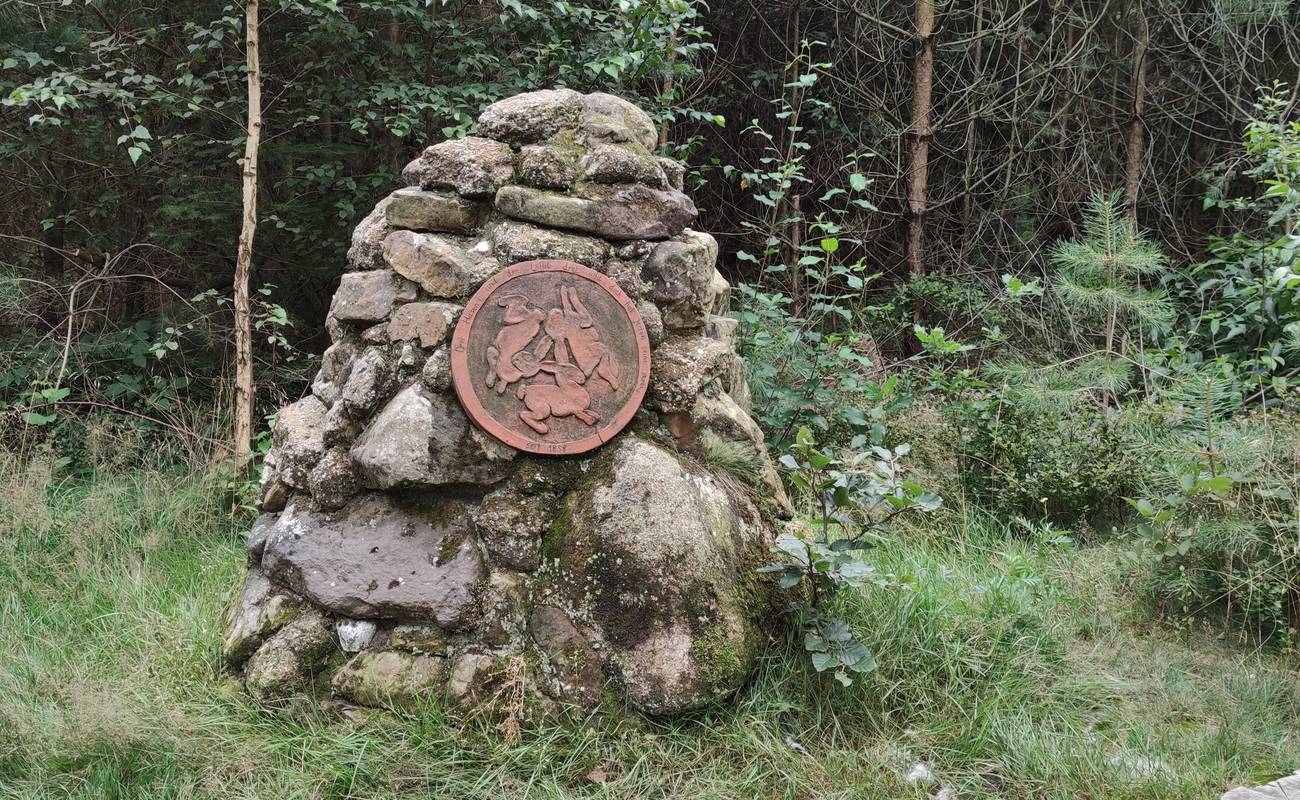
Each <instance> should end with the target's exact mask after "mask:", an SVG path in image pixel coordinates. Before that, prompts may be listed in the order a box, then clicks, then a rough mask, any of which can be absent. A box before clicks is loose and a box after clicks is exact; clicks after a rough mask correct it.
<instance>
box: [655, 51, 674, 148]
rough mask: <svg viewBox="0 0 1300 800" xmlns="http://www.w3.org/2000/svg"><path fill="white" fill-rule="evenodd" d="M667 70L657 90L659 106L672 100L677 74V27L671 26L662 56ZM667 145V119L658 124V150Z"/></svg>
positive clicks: (665, 104)
mask: <svg viewBox="0 0 1300 800" xmlns="http://www.w3.org/2000/svg"><path fill="white" fill-rule="evenodd" d="M664 60H665V62H666V67H667V71H666V72H665V74H664V82H663V87H662V88H661V89H660V92H659V98H660V99H659V103H660V107H661V108H667V107H668V105H669V104H671V103H672V102H673V88H674V87H675V86H676V83H677V75H676V74H675V73H674V69H676V67H677V29H676V28H673V29H672V30H671V31H669V32H668V54H667V55H666V56H665V57H664ZM667 146H668V119H667V117H665V118H664V121H663V122H662V123H661V124H660V125H659V151H660V152H663V149H664V148H665V147H667Z"/></svg>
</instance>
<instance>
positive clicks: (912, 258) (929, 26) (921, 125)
mask: <svg viewBox="0 0 1300 800" xmlns="http://www.w3.org/2000/svg"><path fill="white" fill-rule="evenodd" d="M916 43H917V47H916V56H915V59H914V62H913V69H912V142H911V153H910V158H909V164H908V182H907V211H908V222H907V265H908V272H909V274H910V276H911V279H912V280H916V279H918V278H924V277H925V273H926V263H925V212H926V181H927V177H928V172H929V165H930V134H931V131H930V94H931V91H932V89H933V86H934V0H916ZM913 317H914V318H915V320H916V321H918V322H919V321H920V320H921V319H922V317H923V314H922V310H921V306H920V304H919V303H914V305H913Z"/></svg>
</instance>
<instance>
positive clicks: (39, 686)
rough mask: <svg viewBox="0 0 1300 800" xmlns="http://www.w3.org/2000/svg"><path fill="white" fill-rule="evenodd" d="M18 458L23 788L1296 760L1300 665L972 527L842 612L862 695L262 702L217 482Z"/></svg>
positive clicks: (795, 662) (765, 688)
mask: <svg viewBox="0 0 1300 800" xmlns="http://www.w3.org/2000/svg"><path fill="white" fill-rule="evenodd" d="M0 464H3V465H4V466H0V487H2V488H0V643H2V644H0V653H2V654H3V655H2V656H0V797H4V798H62V797H90V798H150V800H152V798H198V797H202V798H209V797H212V798H232V799H233V798H276V799H277V800H279V799H281V798H394V797H411V798H415V797H437V798H441V797H455V798H492V799H493V800H501V799H502V798H585V797H615V798H624V797H626V798H632V797H636V798H651V797H653V798H669V797H672V798H678V797H680V798H727V799H730V798H736V799H737V800H739V799H740V798H746V799H748V798H755V797H758V798H790V799H791V800H793V799H794V798H800V799H802V798H880V797H889V798H925V797H930V796H932V795H933V794H934V793H935V792H936V791H937V790H938V789H939V788H940V787H941V786H949V787H952V788H953V789H955V790H956V792H957V796H959V797H962V798H985V797H990V798H991V797H1008V798H1022V797H1041V798H1176V797H1177V798H1181V797H1211V796H1216V793H1217V792H1220V791H1222V790H1223V789H1224V788H1226V787H1228V786H1230V785H1233V784H1234V783H1237V782H1243V781H1248V780H1252V779H1267V778H1270V777H1275V776H1276V775H1279V774H1282V773H1284V772H1289V771H1290V770H1291V769H1293V768H1294V767H1295V765H1296V764H1298V763H1300V742H1297V741H1296V739H1295V736H1294V731H1295V730H1297V729H1300V725H1297V722H1298V721H1300V680H1297V678H1296V676H1295V675H1294V674H1293V673H1292V672H1289V671H1288V670H1287V669H1286V668H1285V666H1282V665H1276V664H1271V663H1269V662H1267V661H1265V660H1262V659H1261V658H1259V657H1257V656H1253V655H1251V654H1249V653H1239V652H1234V651H1230V650H1225V649H1222V648H1220V647H1218V646H1217V645H1215V644H1214V643H1212V642H1207V641H1199V640H1190V639H1189V640H1180V639H1173V638H1170V637H1169V636H1168V635H1166V634H1163V633H1161V632H1160V631H1159V630H1158V629H1154V628H1150V629H1148V626H1147V623H1146V621H1145V620H1146V617H1145V615H1144V614H1143V613H1142V612H1141V611H1140V610H1125V609H1126V608H1127V607H1128V606H1129V605H1130V604H1131V599H1130V594H1129V593H1128V590H1127V588H1126V586H1125V585H1124V582H1123V579H1122V576H1123V574H1124V573H1123V570H1122V569H1121V568H1120V567H1119V566H1118V564H1119V561H1118V558H1117V555H1116V554H1115V553H1114V552H1112V551H1111V550H1108V549H1106V548H1104V547H1098V548H1089V549H1087V550H1077V551H1076V550H1073V549H1064V550H1062V549H1059V548H1053V547H1044V546H1041V545H1035V544H1034V543H1033V542H1031V541H1026V540H1024V539H1023V537H1017V536H1015V535H1013V534H1012V533H1011V532H1009V531H1007V530H1005V529H1003V528H1002V527H1001V526H1000V524H999V523H997V522H996V521H994V520H991V519H984V518H978V517H977V518H974V519H973V520H971V521H970V522H969V523H968V524H966V525H965V526H958V527H956V528H955V529H952V530H930V531H910V532H906V533H903V534H900V535H899V537H898V538H897V540H895V541H893V542H890V543H889V544H887V545H886V546H884V547H881V548H879V549H878V550H877V551H875V555H874V558H875V559H876V560H877V562H878V564H879V565H880V567H881V568H882V569H883V570H886V571H888V572H890V573H892V574H893V575H894V576H895V577H896V579H897V581H898V583H899V587H900V588H875V589H871V590H869V591H867V592H866V593H864V594H862V595H861V596H852V597H848V596H846V597H844V598H843V599H842V603H843V608H842V609H841V611H842V612H843V614H844V615H845V616H846V617H847V618H849V619H851V620H852V621H853V622H854V624H855V625H856V626H857V628H858V629H859V630H860V631H861V632H862V635H863V637H864V639H865V640H866V641H867V642H868V643H869V644H870V645H871V647H872V648H873V650H874V651H875V653H876V654H877V658H878V660H879V661H880V664H881V668H880V670H879V671H878V672H877V673H875V674H874V675H872V676H869V677H868V678H867V679H865V680H862V681H860V682H859V683H858V684H857V685H855V686H854V687H852V688H850V689H847V690H846V689H843V688H840V687H838V686H837V685H836V684H834V682H833V681H829V682H828V681H825V680H822V679H819V678H818V677H817V676H816V675H815V674H813V673H811V671H810V670H808V669H806V668H805V667H804V660H803V657H802V654H801V653H799V652H796V651H795V650H794V649H793V648H791V647H788V646H786V645H784V644H783V643H776V644H774V646H773V647H772V648H771V651H770V652H769V654H768V655H767V656H766V657H765V658H764V660H763V661H762V663H761V664H760V666H759V669H758V671H757V673H756V675H755V676H754V678H753V680H752V681H751V683H750V685H749V686H747V687H746V688H745V689H744V690H743V691H742V692H741V693H740V694H739V695H738V696H737V697H736V698H735V699H734V700H733V701H731V702H728V703H726V704H721V705H718V706H715V707H711V708H708V709H705V710H703V711H700V712H697V713H695V714H691V715H687V716H685V717H683V718H679V719H676V720H672V721H645V722H636V721H632V720H622V721H610V722H608V723H606V724H604V725H589V726H582V725H561V724H557V723H549V722H545V721H542V720H531V721H530V722H529V725H528V726H527V728H526V730H525V731H524V734H523V736H522V737H521V738H520V739H519V740H518V741H516V742H508V741H506V740H504V739H503V738H502V737H501V736H500V735H499V734H498V733H497V731H496V728H495V724H494V720H492V719H490V718H487V717H477V718H476V717H465V716H463V715H454V714H451V713H448V712H445V711H444V710H443V709H442V708H441V707H440V706H437V705H433V706H430V707H428V708H426V709H425V710H424V712H423V713H422V714H421V715H420V717H419V718H415V719H404V718H398V717H394V716H390V715H387V714H383V713H378V712H376V713H374V714H369V715H365V716H362V717H359V718H355V719H353V718H345V717H342V716H339V715H337V714H332V713H330V712H328V711H326V710H322V708H321V705H320V703H318V702H313V701H307V700H304V701H303V702H299V703H290V704H287V705H285V706H281V707H277V708H270V709H264V708H259V707H257V706H255V705H254V704H253V703H251V702H250V701H249V700H248V698H247V697H246V696H245V695H244V694H243V693H242V692H240V691H239V690H238V686H237V684H235V683H234V682H233V680H232V679H230V678H228V677H227V676H225V675H223V673H222V672H221V670H220V667H219V663H218V658H217V646H218V642H219V637H220V630H219V628H220V618H221V613H222V610H223V607H224V605H225V603H226V602H227V600H228V598H229V597H230V596H231V594H232V593H233V591H234V589H235V587H236V585H237V583H238V581H239V579H240V574H241V572H242V559H243V550H242V544H241V534H242V530H243V528H244V526H245V525H246V524H247V522H248V520H246V519H242V518H238V517H231V515H230V514H229V513H228V512H227V510H226V502H225V500H224V499H223V488H224V482H223V481H222V479H221V478H220V477H219V476H217V475H215V474H210V473H205V472H203V471H202V470H196V471H194V472H193V473H190V474H180V473H175V474H173V473H167V472H135V473H127V472H112V471H101V472H100V473H99V474H97V475H95V476H94V478H93V480H89V481H85V480H83V481H78V482H71V481H63V480H60V479H59V478H58V477H57V476H56V474H55V473H54V472H53V471H52V470H51V468H50V467H49V466H46V465H43V464H42V463H41V462H39V461H35V462H27V463H23V464H18V463H16V460H15V459H7V460H6V459H4V458H0ZM919 761H924V762H926V763H928V764H929V765H930V766H931V768H932V770H933V772H934V773H935V781H934V782H929V783H927V782H921V783H918V784H917V785H915V786H913V785H911V784H909V783H908V782H907V780H906V775H907V773H908V771H909V770H911V769H912V767H913V765H914V764H916V763H917V762H919Z"/></svg>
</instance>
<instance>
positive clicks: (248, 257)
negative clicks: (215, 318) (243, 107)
mask: <svg viewBox="0 0 1300 800" xmlns="http://www.w3.org/2000/svg"><path fill="white" fill-rule="evenodd" d="M257 3H258V0H245V4H246V5H245V6H244V32H245V47H246V53H247V61H246V64H247V67H248V130H247V135H246V137H245V139H244V176H243V200H244V218H243V223H242V224H241V225H240V228H239V252H238V254H237V255H236V258H235V430H234V439H235V441H234V452H235V467H236V469H243V468H244V467H245V466H246V465H247V464H248V460H249V458H250V456H251V455H252V449H251V448H252V441H253V312H252V307H251V305H250V302H249V296H248V277H249V273H250V272H251V271H252V267H253V236H254V234H256V233H257V149H258V145H259V144H260V143H261V138H262V75H261V71H260V70H261V66H260V64H259V62H258V53H257V19H258V8H257Z"/></svg>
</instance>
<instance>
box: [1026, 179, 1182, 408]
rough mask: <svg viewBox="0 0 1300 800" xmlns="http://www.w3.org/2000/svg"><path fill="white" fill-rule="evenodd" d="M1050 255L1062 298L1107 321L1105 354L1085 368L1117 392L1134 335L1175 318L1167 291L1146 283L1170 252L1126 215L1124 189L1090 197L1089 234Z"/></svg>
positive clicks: (1094, 318) (1070, 306)
mask: <svg viewBox="0 0 1300 800" xmlns="http://www.w3.org/2000/svg"><path fill="white" fill-rule="evenodd" d="M1050 260H1051V263H1052V266H1053V267H1055V269H1056V275H1055V280H1054V282H1053V283H1054V288H1055V290H1056V296H1057V297H1058V298H1059V299H1060V301H1061V303H1062V304H1063V305H1064V306H1065V307H1066V308H1068V309H1069V310H1070V311H1071V312H1073V313H1075V314H1077V315H1079V316H1081V317H1084V318H1085V319H1089V320H1092V321H1097V322H1100V323H1102V325H1103V334H1102V338H1103V341H1102V342H1101V350H1100V355H1101V359H1100V360H1099V361H1097V362H1094V363H1093V364H1092V369H1085V370H1083V371H1084V372H1093V371H1095V375H1094V376H1093V377H1094V380H1095V381H1096V382H1097V383H1098V384H1099V385H1101V386H1102V387H1103V388H1104V389H1106V391H1107V393H1108V394H1114V393H1116V392H1118V391H1119V390H1121V389H1122V388H1123V387H1124V386H1125V385H1127V380H1128V372H1129V365H1128V362H1127V361H1126V360H1125V358H1126V355H1127V354H1126V350H1127V342H1128V339H1129V338H1130V337H1129V335H1128V334H1129V333H1130V332H1131V331H1132V330H1133V329H1135V328H1141V327H1147V326H1151V325H1157V324H1162V323H1165V322H1167V321H1168V320H1169V319H1170V317H1171V310H1170V307H1169V303H1168V302H1167V300H1166V298H1165V294H1164V292H1163V291H1160V290H1158V289H1147V288H1145V287H1144V286H1143V285H1142V279H1143V278H1149V277H1152V276H1154V275H1157V274H1158V273H1159V272H1160V270H1161V269H1162V268H1163V267H1164V265H1165V257H1164V253H1162V252H1161V251H1160V248H1159V246H1157V245H1156V244H1155V243H1153V242H1151V241H1149V240H1147V239H1146V238H1145V237H1144V236H1143V235H1142V234H1141V232H1139V231H1138V229H1137V227H1136V226H1135V225H1134V224H1133V223H1132V222H1131V221H1130V220H1128V219H1126V218H1125V217H1124V215H1123V214H1122V213H1121V201H1120V197H1119V194H1118V193H1111V194H1101V193H1098V194H1095V195H1093V196H1092V198H1091V199H1090V200H1089V201H1088V212H1087V218H1086V219H1085V221H1084V236H1083V237H1082V238H1080V239H1076V240H1074V241H1070V242H1059V243H1058V244H1057V245H1056V246H1055V247H1053V248H1052V252H1051V255H1050Z"/></svg>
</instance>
